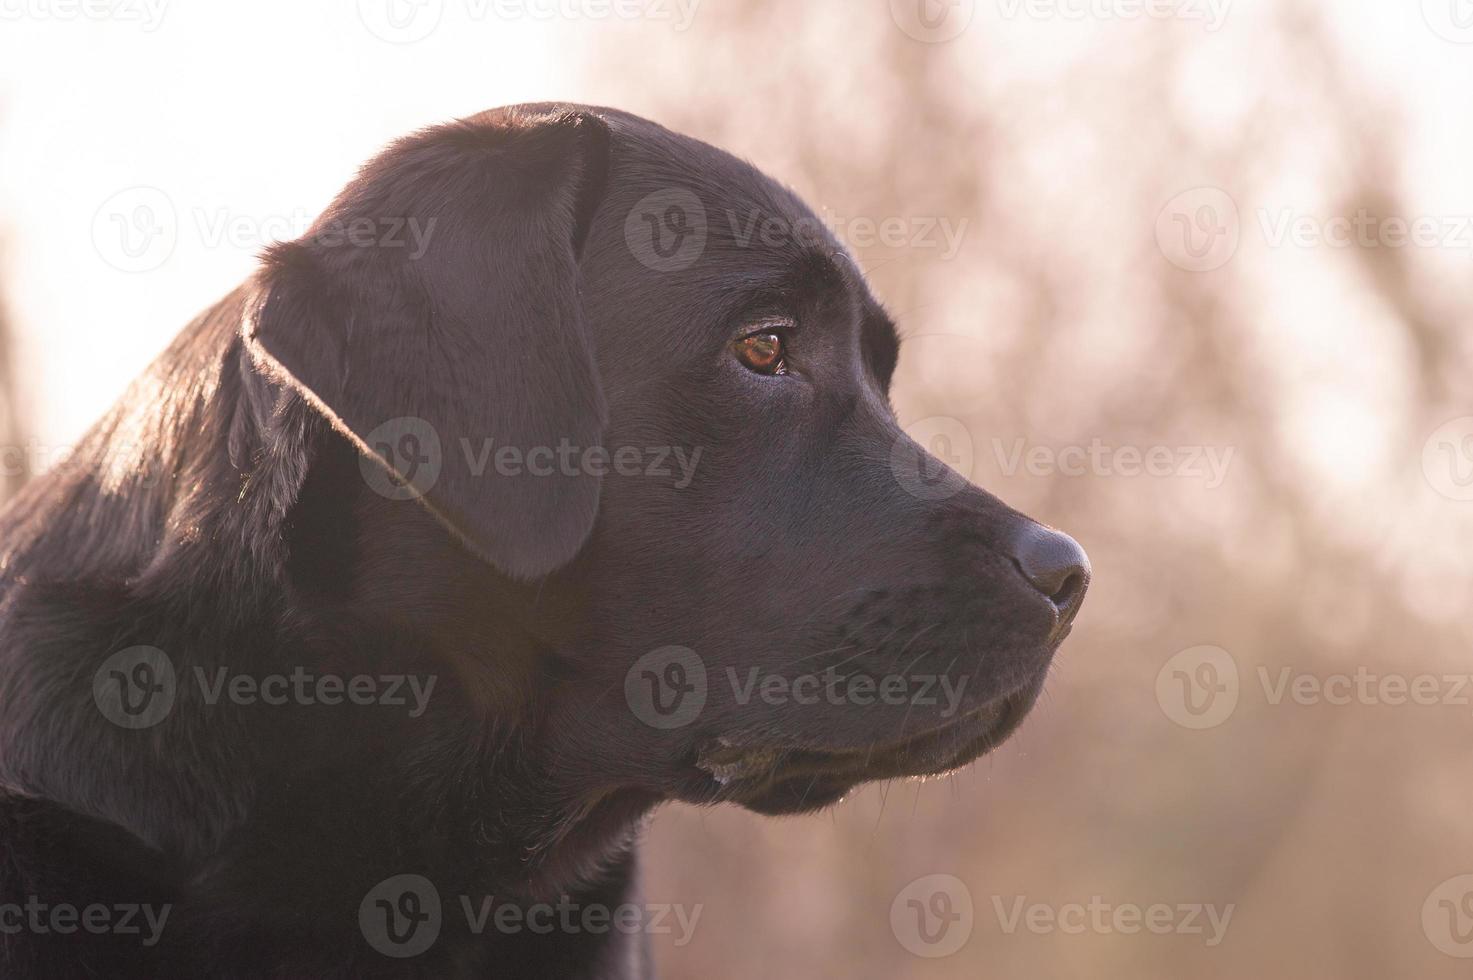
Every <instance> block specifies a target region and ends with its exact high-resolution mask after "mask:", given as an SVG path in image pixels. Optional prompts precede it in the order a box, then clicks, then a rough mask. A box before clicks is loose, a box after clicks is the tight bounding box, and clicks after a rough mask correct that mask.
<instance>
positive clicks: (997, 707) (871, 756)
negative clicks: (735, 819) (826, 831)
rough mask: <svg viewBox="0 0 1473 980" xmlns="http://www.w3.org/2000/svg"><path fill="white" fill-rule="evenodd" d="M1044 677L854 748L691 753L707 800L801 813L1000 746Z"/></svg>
mask: <svg viewBox="0 0 1473 980" xmlns="http://www.w3.org/2000/svg"><path fill="white" fill-rule="evenodd" d="M1041 689H1042V678H1040V679H1039V680H1038V681H1037V682H1035V683H1032V684H1030V685H1028V686H1027V687H1025V688H1024V689H1022V690H1019V691H1015V692H1013V693H1011V694H1008V695H1004V696H1001V697H998V698H995V699H993V700H992V701H989V702H988V703H986V704H984V705H982V706H980V707H978V708H974V709H972V710H971V711H969V712H967V713H965V714H963V715H961V716H960V717H958V718H955V719H952V720H951V721H949V722H947V723H946V724H944V725H941V726H939V727H936V728H932V729H929V730H927V731H924V732H920V733H918V734H915V735H911V736H908V737H905V738H903V739H899V740H896V741H888V742H887V741H884V740H876V741H875V742H873V743H871V744H869V745H866V746H857V747H854V748H837V749H836V748H813V747H805V746H802V745H795V744H773V743H771V742H761V741H756V740H750V741H749V740H745V739H742V740H738V739H734V738H731V737H719V738H716V739H714V740H712V741H711V742H709V743H708V744H706V745H705V746H703V747H702V748H701V749H700V750H699V751H698V752H697V755H696V767H697V768H698V769H699V770H700V771H701V772H702V773H704V774H705V776H706V777H707V779H708V780H709V782H710V784H711V785H710V787H709V789H710V791H711V795H712V797H713V798H712V800H711V802H716V801H723V800H724V801H730V802H734V803H739V804H740V805H742V806H744V807H746V808H747V809H750V810H754V811H756V812H758V813H763V814H769V815H775V814H786V813H803V812H807V811H811V810H817V809H821V808H823V807H826V806H829V805H832V804H833V803H837V802H838V801H839V800H841V799H843V798H844V796H846V795H847V794H848V793H849V791H850V790H852V789H853V788H854V787H856V786H858V785H859V784H861V783H866V782H872V781H875V780H882V779H898V778H909V777H928V776H940V775H944V774H946V773H948V772H951V771H953V770H955V769H958V768H960V767H962V766H965V765H967V764H968V763H970V762H972V761H973V760H975V759H977V758H979V757H980V756H982V755H985V754H986V753H988V752H990V751H991V750H993V749H995V748H997V747H998V746H999V745H1001V744H1002V743H1003V742H1004V741H1005V740H1006V739H1007V738H1008V736H1009V735H1011V734H1012V733H1013V732H1014V731H1015V730H1016V729H1017V727H1018V726H1019V725H1020V724H1021V723H1022V721H1023V718H1024V717H1025V716H1026V715H1027V714H1028V711H1029V709H1030V708H1032V706H1033V702H1034V701H1035V700H1036V699H1037V697H1038V693H1039V691H1040V690H1041Z"/></svg>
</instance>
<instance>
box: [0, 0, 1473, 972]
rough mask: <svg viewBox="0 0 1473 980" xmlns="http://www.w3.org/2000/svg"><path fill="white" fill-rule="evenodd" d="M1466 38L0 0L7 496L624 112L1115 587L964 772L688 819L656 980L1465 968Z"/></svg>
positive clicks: (469, 1) (1234, 11) (818, 9)
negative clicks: (417, 177)
mask: <svg viewBox="0 0 1473 980" xmlns="http://www.w3.org/2000/svg"><path fill="white" fill-rule="evenodd" d="M1470 91H1473V3H1469V0H1425V2H1422V0H1399V2H1397V3H1386V2H1384V0H1381V2H1374V0H1320V2H1309V0H1304V2H1300V0H805V2H803V3H801V4H798V3H792V2H779V0H333V2H328V3H323V4H314V5H306V4H296V3H287V2H257V3H252V4H250V5H249V6H241V5H223V4H207V3H205V2H203V0H96V2H95V3H88V4H73V3H69V2H68V0H3V2H0V161H3V165H0V249H3V253H0V254H3V264H0V272H3V275H0V293H3V301H0V447H3V456H0V463H3V471H0V495H3V494H4V493H5V492H7V491H13V488H14V487H15V486H17V485H18V484H19V483H20V482H21V481H23V480H25V479H26V478H28V476H30V475H33V474H34V473H35V472H38V471H40V470H43V469H45V468H47V467H48V466H52V465H55V464H56V463H57V462H59V461H60V460H61V459H63V458H64V457H65V453H66V450H67V447H68V446H69V445H70V444H71V442H72V441H73V440H75V439H76V438H77V437H78V436H79V435H80V434H81V432H82V431H83V430H84V428H85V427H86V426H87V425H88V424H89V423H90V421H91V420H92V419H93V418H95V417H96V416H97V415H98V414H99V413H100V412H101V411H102V410H103V409H104V408H105V407H106V406H107V405H108V404H109V403H110V402H111V401H112V400H113V399H114V398H116V397H117V395H119V394H120V393H121V391H122V389H123V387H124V386H125V384H126V383H127V382H128V380H129V379H130V378H131V377H132V376H133V375H134V374H135V373H137V372H138V371H139V370H140V369H141V368H143V367H144V365H146V364H147V363H148V361H149V360H151V359H152V357H153V356H154V355H155V354H156V353H157V352H158V351H159V350H161V349H162V347H163V346H164V345H165V343H166V342H167V341H168V340H169V339H170V338H171V337H172V335H173V334H174V333H175V332H176V331H177V330H178V329H179V328H180V327H181V326H182V325H183V324H184V323H185V322H186V321H187V320H188V319H189V318H190V316H192V315H193V314H194V313H195V312H197V311H198V310H199V309H201V308H203V307H204V306H206V305H208V304H209V303H211V302H212V301H214V300H215V299H216V298H217V297H219V296H220V295H222V294H223V293H224V292H225V291H227V290H228V289H229V288H231V287H232V286H233V285H234V284H235V283H236V282H238V281H239V280H240V279H241V278H243V277H244V276H245V275H247V274H248V273H249V271H250V270H251V268H252V266H253V262H254V257H255V255H256V254H257V253H258V252H259V251H260V250H261V248H262V247H263V246H264V245H266V244H268V243H270V242H271V241H275V240H278V239H283V238H292V237H295V236H297V235H299V234H301V233H302V232H303V231H304V230H305V228H306V226H307V224H308V223H309V222H310V220H311V219H312V217H313V216H314V215H315V214H316V213H317V211H318V210H319V209H320V208H321V207H322V206H323V205H324V204H326V203H327V201H328V200H329V199H330V198H331V196H332V195H333V194H334V193H335V192H336V191H337V190H338V189H339V188H340V187H341V186H342V185H343V184H344V183H345V182H346V180H347V179H348V178H349V177H350V176H351V175H352V173H353V171H354V168H355V167H356V166H357V165H358V164H359V163H361V162H362V161H363V160H365V159H367V158H368V157H369V156H370V155H371V154H372V153H373V152H374V151H375V150H376V149H377V148H379V147H380V146H381V145H382V144H384V143H385V142H386V141H388V140H389V139H391V138H393V137H395V136H398V135H401V134H403V133H405V132H407V131H410V130H412V129H415V128H418V127H420V126H423V125H426V124H429V123H433V122H437V121H441V120H445V119H448V118H452V117H456V116H460V115H464V114H468V113H471V112H474V111H476V110H479V109H483V108H487V107H490V106H494V105H499V104H504V103H511V102H519V101H529V100H542V99H568V100H574V101H582V102H592V103H599V104H607V105H613V106H618V107H621V108H626V109H629V110H631V111H633V112H636V113H639V114H642V115H646V116H650V117H652V118H654V119H656V120H658V121H660V122H663V123H665V124H666V125H668V126H670V127H672V128H675V129H678V130H682V131H685V132H688V133H690V134H692V135H695V136H698V137H701V138H704V139H706V140H709V141H711V142H713V143H716V144H719V145H721V146H724V147H726V148H728V149H730V150H732V151H734V152H736V153H737V154H739V155H741V156H744V157H747V158H749V159H751V160H752V161H753V162H754V163H756V164H757V165H758V166H760V167H761V168H763V169H764V170H766V171H767V172H769V173H771V174H773V175H774V176H776V177H778V178H779V179H781V180H783V181H785V182H787V183H790V184H791V185H792V186H793V187H794V188H795V189H796V190H797V191H798V192H799V193H800V194H802V195H803V196H804V197H806V198H807V199H808V200H809V201H810V202H811V203H812V204H813V205H814V206H815V208H816V209H818V210H819V211H820V213H821V214H822V215H823V216H824V217H825V218H826V220H829V221H830V222H831V223H832V224H833V226H834V227H835V229H836V230H837V232H838V233H839V235H840V237H841V238H844V239H845V240H846V241H848V242H849V243H850V244H851V247H852V248H853V251H854V252H855V254H856V255H857V257H858V258H859V260H860V262H861V264H862V265H863V266H864V267H865V268H866V270H868V272H869V275H870V277H871V280H872V282H873V285H874V287H875V290H876V292H877V294H878V295H879V296H880V297H881V299H882V300H883V301H884V302H885V303H886V304H887V305H888V306H889V308H890V309H891V311H892V312H893V313H894V314H895V315H896V317H897V319H898V320H899V321H900V323H901V327H902V331H903V332H904V334H905V335H906V336H907V338H908V339H907V343H906V346H905V350H904V353H903V356H902V359H901V367H900V371H899V374H898V377H897V383H896V389H895V403H896V407H897V409H898V411H899V413H900V416H901V420H902V422H904V423H905V424H906V425H907V427H908V428H910V430H911V431H912V432H913V433H914V434H916V435H917V437H918V438H920V439H921V440H922V441H923V442H926V443H927V444H928V445H930V446H931V448H932V449H933V450H934V451H935V452H937V453H938V454H941V455H944V456H946V457H947V458H948V459H949V460H950V461H951V462H952V463H953V465H954V466H956V467H957V468H958V469H961V470H962V471H963V472H965V473H967V474H968V475H969V476H970V477H971V478H972V479H973V480H974V481H975V482H978V483H980V484H981V485H983V486H985V487H987V488H988V489H990V490H992V491H994V492H995V493H997V494H999V495H1000V496H1002V497H1003V498H1004V499H1006V500H1007V501H1008V502H1010V503H1011V504H1013V505H1014V506H1016V507H1018V508H1020V509H1022V510H1024V511H1026V512H1028V513H1030V514H1032V515H1034V516H1037V517H1039V518H1040V519H1043V520H1046V521H1048V522H1049V523H1052V524H1054V525H1056V526H1059V527H1061V528H1064V529H1066V530H1068V531H1069V532H1071V533H1072V534H1074V535H1075V536H1076V537H1077V538H1078V539H1079V540H1080V541H1081V542H1082V543H1083V544H1084V545H1085V546H1086V548H1087V549H1088V550H1089V552H1090V555H1091V557H1092V559H1093V562H1094V569H1095V582H1094V585H1093V588H1092V590H1091V595H1090V599H1089V601H1088V602H1087V603H1086V604H1085V608H1084V612H1083V613H1082V615H1081V618H1080V620H1079V623H1078V625H1077V627H1076V628H1075V631H1074V635H1073V638H1071V639H1070V641H1069V642H1068V643H1067V644H1066V645H1065V647H1064V649H1063V651H1062V652H1061V654H1060V656H1059V658H1058V661H1057V665H1056V667H1055V669H1054V673H1053V676H1052V678H1051V682H1050V686H1049V688H1048V691H1047V693H1046V695H1045V699H1044V701H1043V702H1042V703H1041V705H1040V707H1039V708H1038V710H1037V711H1036V712H1035V713H1034V715H1033V716H1032V718H1031V719H1030V720H1029V722H1028V723H1027V724H1026V725H1025V727H1024V728H1023V730H1022V731H1021V732H1020V733H1019V734H1018V735H1017V736H1015V738H1014V739H1013V740H1012V741H1011V742H1010V743H1009V744H1008V745H1006V746H1005V747H1004V748H1002V749H1001V750H999V751H998V752H996V753H995V754H993V755H992V756H990V757H988V758H985V759H983V760H981V761H980V762H979V763H977V764H975V765H974V766H972V767H971V768H969V769H967V770H965V771H962V772H960V773H957V774H956V775H954V776H952V777H949V778H945V779H940V780H934V781H931V782H926V783H897V784H892V785H886V786H879V787H872V788H869V789H866V790H864V791H861V792H859V793H857V794H856V795H855V796H854V797H853V798H852V799H851V800H849V801H848V802H846V803H845V804H843V805H841V806H839V807H838V808H836V809H834V810H833V811H831V812H829V813H825V814H823V815H819V816H813V817H806V818H801V819H785V820H770V819H766V818H760V817H756V816H753V815H750V814H748V813H746V812H743V811H738V810H734V809H717V810H705V811H702V810H695V809H690V808H685V807H668V808H666V809H664V810H662V811H661V812H660V813H659V814H658V816H657V817H656V819H655V820H654V822H653V824H652V826H651V829H650V832H649V837H650V842H651V843H650V847H649V848H648V851H647V855H648V857H647V888H646V892H647V894H646V898H647V900H648V901H650V902H669V903H679V904H681V905H683V906H686V907H687V908H688V909H695V908H697V907H698V908H699V919H698V920H697V923H696V926H695V928H694V929H693V930H692V931H691V933H690V934H689V935H688V936H685V935H681V934H679V932H678V931H677V933H674V934H661V935H656V936H655V945H656V950H657V954H658V958H659V961H660V964H661V967H662V971H663V974H664V975H665V976H667V977H746V976H764V977H781V978H788V977H792V978H811V977H885V978H890V977H895V978H911V977H916V978H922V977H924V978H969V980H973V978H979V977H987V978H993V977H997V978H1035V977H1066V976H1089V977H1130V978H1136V977H1152V978H1154V977H1162V978H1165V977H1184V976H1190V977H1224V978H1226V977H1242V976H1258V977H1293V978H1309V977H1333V978H1362V977H1363V978H1368V980H1370V978H1376V980H1384V978H1386V977H1390V976H1416V977H1461V976H1467V975H1468V973H1469V970H1470V968H1473V963H1470V961H1469V960H1468V959H1467V958H1468V957H1473V824H1470V809H1473V779H1470V778H1469V768H1470V767H1469V759H1470V754H1473V753H1470V749H1473V683H1470V682H1469V675H1470V673H1473V658H1470V656H1469V653H1470V639H1473V637H1470V633H1473V602H1470V599H1473V180H1470V179H1469V174H1470V172H1473V114H1470V113H1469V112H1468V93H1469V92H1470Z"/></svg>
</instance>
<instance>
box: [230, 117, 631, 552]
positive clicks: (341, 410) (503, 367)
mask: <svg viewBox="0 0 1473 980" xmlns="http://www.w3.org/2000/svg"><path fill="white" fill-rule="evenodd" d="M609 141H610V137H609V131H608V128H607V126H606V124H605V123H604V122H603V121H602V120H600V119H599V118H597V117H596V116H593V115H591V114H588V113H585V112H580V111H570V110H566V109H563V110H559V109H558V108H556V107H525V108H513V109H505V110H493V111H492V112H490V113H483V114H482V115H479V116H473V117H470V118H469V119H465V120H462V121H460V122H457V123H453V124H450V125H448V126H442V127H437V128H435V129H431V130H427V131H425V132H422V133H419V134H417V135H415V136H411V137H409V138H407V139H405V140H402V141H400V142H399V143H396V144H394V145H393V146H391V147H390V148H389V149H388V150H386V151H385V152H384V153H383V154H382V155H380V156H379V157H378V158H377V159H375V160H374V161H373V162H371V163H369V164H368V165H367V166H366V167H364V169H363V170H362V172H361V173H360V174H359V177H358V179H357V180H355V181H354V182H353V183H352V184H350V185H349V187H348V188H347V189H346V190H345V191H344V192H343V193H342V195H340V196H339V198H338V199H337V200H336V201H335V202H334V203H333V204H332V205H331V206H330V207H329V208H328V210H327V211H326V212H325V213H324V214H323V215H322V217H321V218H319V219H318V221H317V222H316V223H315V224H314V225H313V227H312V229H311V230H310V231H309V232H308V233H307V234H306V235H305V236H304V237H303V238H301V239H299V240H297V241H294V242H289V243H285V244H283V245H279V246H275V247H273V248H272V249H271V250H270V251H269V252H268V253H267V255H266V256H265V259H264V262H263V267H262V269H261V272H260V274H259V276H258V279H257V283H258V287H259V288H258V289H257V291H256V294H255V298H254V300H253V302H252V304H251V308H250V309H248V311H247V313H246V315H245V322H244V326H243V330H244V333H245V338H246V342H247V344H248V345H249V346H250V348H251V350H252V352H253V355H254V356H255V358H256V361H257V363H258V364H259V365H261V366H262V367H264V368H265V370H266V371H267V372H268V373H269V374H272V375H275V376H277V377H278V378H280V379H281V380H282V381H283V382H284V383H286V384H289V385H291V386H293V387H294V388H296V389H297V390H298V391H300V392H301V393H302V394H303V395H304V396H305V397H306V398H307V399H308V400H309V401H310V402H311V403H312V404H313V405H315V406H316V407H317V409H318V410H319V411H321V412H322V413H324V414H325V415H326V416H327V418H328V419H329V420H331V422H332V424H333V426H334V427H335V428H337V429H338V430H339V431H341V432H342V433H343V434H344V435H346V436H347V437H348V438H349V439H351V440H352V441H353V442H354V443H355V444H356V445H357V447H358V449H359V450H360V451H361V452H362V453H364V454H365V466H364V469H365V473H364V475H365V478H366V479H367V480H368V481H369V483H370V485H373V486H374V488H375V489H377V490H379V492H380V493H383V494H384V495H386V496H395V497H400V498H409V497H413V498H415V499H418V500H419V501H420V502H421V503H423V504H424V505H425V506H427V507H428V508H429V509H430V510H431V511H432V512H433V513H434V514H435V515H436V516H437V517H438V518H439V519H440V521H441V522H442V523H443V524H445V525H446V526H447V527H448V528H449V529H451V530H452V531H453V532H454V533H455V534H457V535H458V536H459V537H460V538H461V539H462V540H463V541H464V542H465V543H466V544H467V545H468V546H469V547H470V548H471V549H472V550H473V551H475V552H476V553H477V554H479V555H480V556H481V557H482V558H484V559H486V560H488V561H490V562H492V563H493V564H495V565H496V566H497V567H499V568H500V569H502V570H503V571H504V572H506V573H508V574H510V575H513V576H516V577H519V578H536V577H539V576H542V575H545V574H547V573H548V572H550V571H552V570H554V569H556V568H557V567H559V566H561V565H563V564H565V563H566V562H567V561H569V560H570V559H571V558H572V557H573V556H574V555H576V554H577V552H578V551H579V549H581V547H582V546H583V543H584V542H585V541H586V539H587V537H588V534H589V532H590V531H591V529H592V527H593V522H594V519H595V517H596V515H597V511H598V498H599V480H598V477H597V476H595V475H593V474H590V473H580V472H575V471H574V468H573V467H572V466H571V465H568V464H567V463H566V460H567V459H569V458H572V459H575V460H576V458H577V456H574V455H573V454H572V453H571V452H568V451H565V452H564V453H563V454H562V455H561V456H559V455H558V452H559V449H560V447H564V446H567V447H572V449H574V450H576V451H577V453H578V454H579V455H581V453H582V452H583V451H584V450H586V449H589V448H591V447H596V446H599V445H600V440H601V438H602V435H603V430H604V426H605V422H606V406H605V402H604V396H603V390H602V388H601V386H600V384H599V379H598V374H597V370H596V367H595V364H594V358H593V346H592V341H591V338H590V336H589V331H588V325H587V323H586V322H585V319H584V315H583V311H582V308H581V302H580V298H579V253H580V251H581V248H582V245H583V239H584V237H585V236H586V234H587V231H588V228H589V225H590V223H591V220H592V217H593V213H594V211H595V210H596V209H597V207H598V205H599V203H600V201H601V199H602V195H603V190H604V184H605V180H606V176H607V169H608V160H609ZM505 447H515V449H516V450H517V451H518V453H519V455H518V456H517V457H515V458H516V459H519V460H520V461H521V465H518V466H510V465H507V466H498V464H497V451H498V450H501V449H503V448H505ZM367 460H372V463H368V462H367ZM498 469H502V470H504V471H505V472H503V473H500V474H498V472H497V471H498ZM534 470H535V471H536V472H535V473H534V472H533V471H534ZM540 474H545V475H540Z"/></svg>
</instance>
